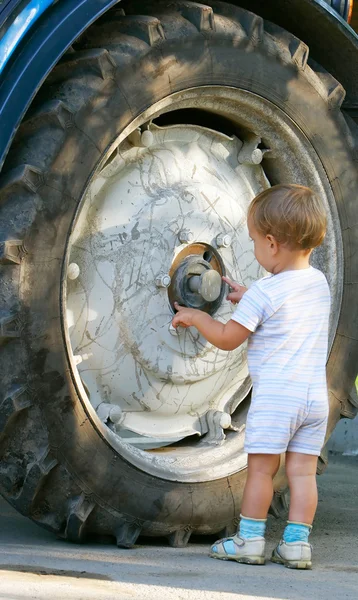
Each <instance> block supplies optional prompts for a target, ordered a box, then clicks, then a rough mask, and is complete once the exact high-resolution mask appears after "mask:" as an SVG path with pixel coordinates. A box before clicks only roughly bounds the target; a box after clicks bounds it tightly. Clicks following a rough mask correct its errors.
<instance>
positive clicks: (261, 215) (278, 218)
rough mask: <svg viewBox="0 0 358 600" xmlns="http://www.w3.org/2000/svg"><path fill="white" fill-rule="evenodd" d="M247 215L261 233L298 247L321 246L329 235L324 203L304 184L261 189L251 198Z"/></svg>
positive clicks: (292, 246) (295, 247)
mask: <svg viewBox="0 0 358 600" xmlns="http://www.w3.org/2000/svg"><path fill="white" fill-rule="evenodd" d="M248 216H249V218H251V219H252V222H253V224H254V226H255V229H256V230H257V231H258V232H259V233H261V234H262V235H265V236H266V235H269V234H270V235H272V236H273V237H274V238H275V239H276V240H277V241H278V242H279V243H280V244H287V246H288V247H289V248H292V249H295V250H296V249H299V250H310V249H312V248H315V247H316V246H319V245H320V244H322V242H323V239H324V236H325V234H326V227H327V217H326V211H325V209H324V206H323V203H322V202H321V200H320V199H319V198H318V197H317V196H316V195H315V193H314V192H313V191H312V190H311V189H310V188H308V187H305V186H303V185H295V184H280V185H274V186H273V187H271V188H269V189H268V190H265V191H264V192H261V194H259V195H258V196H256V198H254V199H253V200H252V202H251V204H250V206H249V212H248Z"/></svg>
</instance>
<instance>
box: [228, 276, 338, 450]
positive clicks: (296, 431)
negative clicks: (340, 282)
mask: <svg viewBox="0 0 358 600" xmlns="http://www.w3.org/2000/svg"><path fill="white" fill-rule="evenodd" d="M329 311H330V293H329V288H328V284H327V281H326V278H325V276H324V275H323V273H321V271H318V270H317V269H315V268H313V267H309V268H308V269H302V270H296V271H284V272H282V273H278V274H277V275H269V276H267V277H264V278H263V279H260V280H259V281H257V282H256V283H254V284H253V285H252V286H251V287H250V289H249V290H248V291H247V292H246V293H245V294H244V296H243V298H242V300H241V301H240V303H239V304H238V306H237V308H236V310H235V312H234V313H233V316H232V319H233V320H234V321H236V322H238V323H240V324H241V325H243V326H244V327H246V328H247V329H249V330H250V331H252V332H253V333H252V334H251V335H250V336H249V340H248V352H247V355H248V364H249V371H250V375H251V379H252V384H253V390H252V401H251V406H250V410H249V414H248V418H247V424H246V437H245V451H246V452H248V453H250V454H255V453H259V454H261V453H263V454H281V453H282V452H285V451H286V450H288V451H291V452H301V453H303V454H312V455H319V454H320V452H321V448H322V446H323V443H324V438H325V433H326V427H327V417H328V394H327V383H326V360H327V349H328V348H327V347H328V320H329Z"/></svg>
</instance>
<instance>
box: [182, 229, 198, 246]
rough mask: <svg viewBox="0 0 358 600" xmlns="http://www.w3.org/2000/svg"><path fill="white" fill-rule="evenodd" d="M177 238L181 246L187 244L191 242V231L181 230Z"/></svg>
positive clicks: (192, 236)
mask: <svg viewBox="0 0 358 600" xmlns="http://www.w3.org/2000/svg"><path fill="white" fill-rule="evenodd" d="M178 238H179V241H180V242H181V243H182V244H189V243H190V242H192V241H193V239H194V235H193V233H192V232H191V231H189V229H182V230H181V231H179V233H178Z"/></svg>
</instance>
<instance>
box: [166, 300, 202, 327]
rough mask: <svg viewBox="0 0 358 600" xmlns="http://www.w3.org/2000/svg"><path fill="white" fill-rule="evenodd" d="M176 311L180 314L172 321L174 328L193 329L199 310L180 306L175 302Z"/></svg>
mask: <svg viewBox="0 0 358 600" xmlns="http://www.w3.org/2000/svg"><path fill="white" fill-rule="evenodd" d="M174 306H175V310H177V311H178V312H177V313H176V314H175V315H174V317H173V320H172V325H173V327H179V325H180V326H181V327H191V326H192V325H193V318H194V315H195V313H197V312H198V311H197V309H195V308H187V307H186V306H180V304H178V303H177V302H174Z"/></svg>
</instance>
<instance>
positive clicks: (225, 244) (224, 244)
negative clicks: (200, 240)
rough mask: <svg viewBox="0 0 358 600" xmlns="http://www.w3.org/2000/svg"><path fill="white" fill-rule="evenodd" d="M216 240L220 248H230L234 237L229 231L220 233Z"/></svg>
mask: <svg viewBox="0 0 358 600" xmlns="http://www.w3.org/2000/svg"><path fill="white" fill-rule="evenodd" d="M215 241H216V245H217V247H218V248H229V247H230V246H231V244H232V237H231V235H230V234H229V233H219V235H217V236H216V240H215Z"/></svg>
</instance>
